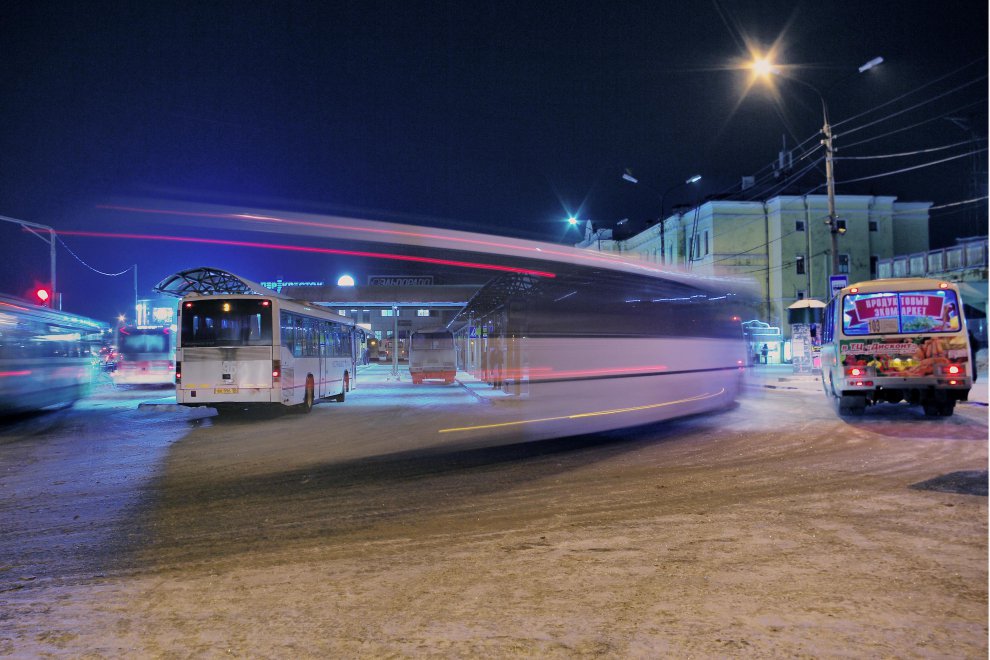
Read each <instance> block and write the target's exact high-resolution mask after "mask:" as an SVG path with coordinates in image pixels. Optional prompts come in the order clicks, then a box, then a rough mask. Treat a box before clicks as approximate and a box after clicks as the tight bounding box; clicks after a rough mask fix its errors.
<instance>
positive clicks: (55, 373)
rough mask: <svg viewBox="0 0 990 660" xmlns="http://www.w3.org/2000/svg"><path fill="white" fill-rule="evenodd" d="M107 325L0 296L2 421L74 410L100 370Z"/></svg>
mask: <svg viewBox="0 0 990 660" xmlns="http://www.w3.org/2000/svg"><path fill="white" fill-rule="evenodd" d="M104 328H105V326H104V325H103V324H101V323H99V322H97V321H94V320H92V319H88V318H84V317H81V316H76V315H74V314H68V313H65V312H60V311H56V310H53V309H48V308H46V307H38V306H36V305H32V304H30V303H27V302H24V301H23V300H19V299H17V298H10V297H7V296H0V416H2V415H9V414H15V413H24V412H30V411H34V410H41V409H44V408H48V407H53V406H68V405H72V404H73V403H74V402H75V401H76V400H77V399H80V398H82V397H84V396H86V395H87V394H88V393H89V391H90V389H91V387H92V386H93V384H94V382H95V379H96V376H97V374H98V369H99V356H98V354H99V350H100V346H101V344H102V340H103V334H102V333H103V329H104Z"/></svg>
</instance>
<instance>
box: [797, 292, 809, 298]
mask: <svg viewBox="0 0 990 660" xmlns="http://www.w3.org/2000/svg"><path fill="white" fill-rule="evenodd" d="M807 295H808V292H807V291H798V292H797V299H798V300H804V299H805V298H806V297H807Z"/></svg>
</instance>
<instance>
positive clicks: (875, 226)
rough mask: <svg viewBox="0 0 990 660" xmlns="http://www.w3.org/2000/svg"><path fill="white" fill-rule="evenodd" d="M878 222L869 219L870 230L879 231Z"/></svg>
mask: <svg viewBox="0 0 990 660" xmlns="http://www.w3.org/2000/svg"><path fill="white" fill-rule="evenodd" d="M879 230H880V223H879V222H877V221H876V220H870V231H879Z"/></svg>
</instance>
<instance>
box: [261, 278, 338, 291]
mask: <svg viewBox="0 0 990 660" xmlns="http://www.w3.org/2000/svg"><path fill="white" fill-rule="evenodd" d="M261 286H263V287H265V288H266V289H271V290H272V291H276V292H279V293H281V292H282V289H283V288H284V287H287V286H323V282H314V281H312V280H308V281H304V282H293V281H291V280H282V279H278V280H275V281H274V282H272V281H268V282H261Z"/></svg>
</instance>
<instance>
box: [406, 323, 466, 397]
mask: <svg viewBox="0 0 990 660" xmlns="http://www.w3.org/2000/svg"><path fill="white" fill-rule="evenodd" d="M409 375H410V376H411V377H412V382H413V383H414V384H417V385H418V384H419V383H422V382H423V381H424V380H442V381H443V382H444V384H446V385H449V384H450V383H453V382H454V376H456V375H457V361H456V357H455V355H454V333H452V332H451V331H450V330H448V329H447V328H429V329H422V330H416V331H415V332H413V333H412V336H411V337H410V338H409Z"/></svg>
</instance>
